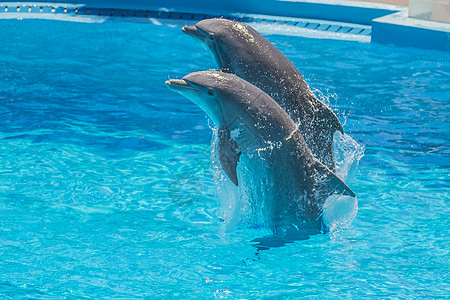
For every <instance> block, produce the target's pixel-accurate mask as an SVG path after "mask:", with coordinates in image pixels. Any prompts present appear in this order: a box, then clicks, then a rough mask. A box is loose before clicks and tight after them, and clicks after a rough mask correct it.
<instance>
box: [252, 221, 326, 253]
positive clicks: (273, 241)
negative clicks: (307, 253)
mask: <svg viewBox="0 0 450 300" xmlns="http://www.w3.org/2000/svg"><path fill="white" fill-rule="evenodd" d="M327 232H328V229H327V228H325V226H324V225H323V224H322V230H321V231H317V230H315V229H304V230H296V231H295V232H294V231H290V232H289V233H288V234H286V235H283V236H280V235H276V234H271V235H266V236H264V237H261V238H256V239H253V240H252V241H251V242H252V243H254V244H252V246H253V247H255V248H256V249H258V252H259V251H261V250H270V249H271V248H279V247H283V246H286V245H288V244H292V243H295V242H299V241H305V240H308V239H309V238H310V237H311V236H313V235H316V234H326V233H327Z"/></svg>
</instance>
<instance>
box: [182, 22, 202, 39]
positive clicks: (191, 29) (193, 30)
mask: <svg viewBox="0 0 450 300" xmlns="http://www.w3.org/2000/svg"><path fill="white" fill-rule="evenodd" d="M181 31H183V32H184V33H186V34H187V35H190V36H192V37H195V38H198V39H201V38H202V37H203V35H202V34H201V33H200V31H198V29H197V26H195V25H194V26H184V27H183V28H182V29H181Z"/></svg>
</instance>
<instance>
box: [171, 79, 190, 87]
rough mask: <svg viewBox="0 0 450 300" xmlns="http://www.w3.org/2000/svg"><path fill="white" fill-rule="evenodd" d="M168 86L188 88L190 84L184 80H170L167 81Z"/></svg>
mask: <svg viewBox="0 0 450 300" xmlns="http://www.w3.org/2000/svg"><path fill="white" fill-rule="evenodd" d="M166 85H167V86H169V87H177V86H178V87H187V86H189V85H188V83H187V82H186V81H185V80H183V79H169V80H167V81H166Z"/></svg>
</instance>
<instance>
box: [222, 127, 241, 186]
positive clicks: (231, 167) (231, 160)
mask: <svg viewBox="0 0 450 300" xmlns="http://www.w3.org/2000/svg"><path fill="white" fill-rule="evenodd" d="M218 136H219V160H220V165H221V166H222V169H223V170H224V171H225V173H226V174H227V176H228V178H230V179H231V181H233V183H234V184H235V185H236V186H237V185H238V178H237V171H236V168H237V163H238V161H239V157H240V156H241V151H239V149H238V145H237V143H236V141H234V140H233V139H232V138H231V136H230V130H229V129H228V128H227V127H221V128H219V134H218Z"/></svg>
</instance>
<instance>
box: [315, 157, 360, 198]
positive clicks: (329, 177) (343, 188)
mask: <svg viewBox="0 0 450 300" xmlns="http://www.w3.org/2000/svg"><path fill="white" fill-rule="evenodd" d="M315 170H316V174H315V175H314V176H316V183H315V189H316V191H320V193H321V194H322V196H323V197H321V198H322V200H323V201H325V200H326V197H328V196H330V195H332V194H334V193H338V194H342V195H346V196H350V197H356V195H355V193H353V191H352V190H351V189H350V188H349V187H348V186H347V185H346V184H345V183H344V182H343V181H342V180H341V179H340V178H339V177H337V176H336V174H334V173H333V172H332V171H330V169H328V168H327V167H326V166H325V165H323V164H322V163H321V162H319V161H317V160H316V161H315Z"/></svg>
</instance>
